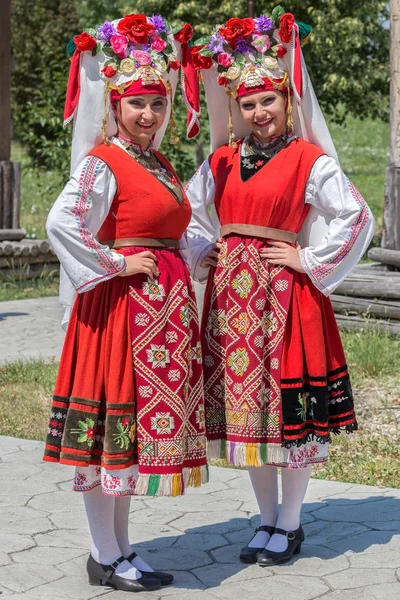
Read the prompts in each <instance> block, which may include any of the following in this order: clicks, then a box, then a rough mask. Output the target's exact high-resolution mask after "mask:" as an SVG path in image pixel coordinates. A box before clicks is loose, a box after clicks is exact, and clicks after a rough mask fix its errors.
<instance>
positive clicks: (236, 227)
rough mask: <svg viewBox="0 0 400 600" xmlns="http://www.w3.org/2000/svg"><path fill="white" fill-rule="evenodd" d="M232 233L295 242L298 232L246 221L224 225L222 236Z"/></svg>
mask: <svg viewBox="0 0 400 600" xmlns="http://www.w3.org/2000/svg"><path fill="white" fill-rule="evenodd" d="M230 233H239V234H241V235H249V236H251V237H260V238H266V239H269V240H275V241H277V242H288V243H289V244H295V243H296V240H297V233H294V232H293V231H285V230H284V229H273V227H261V226H260V225H246V224H244V223H230V224H229V225H222V227H221V237H225V236H226V235H229V234H230Z"/></svg>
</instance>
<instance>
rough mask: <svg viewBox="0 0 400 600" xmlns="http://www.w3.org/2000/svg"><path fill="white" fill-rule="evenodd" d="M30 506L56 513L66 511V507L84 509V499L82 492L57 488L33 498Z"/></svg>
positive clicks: (73, 509)
mask: <svg viewBox="0 0 400 600" xmlns="http://www.w3.org/2000/svg"><path fill="white" fill-rule="evenodd" d="M28 506H30V507H31V508H36V509H38V510H43V511H46V512H48V513H49V514H54V513H55V512H64V511H65V509H66V508H68V510H71V511H77V510H82V506H83V500H82V494H81V493H77V492H73V491H69V492H62V491H60V490H56V491H53V492H50V493H45V494H40V495H39V496H36V498H32V500H30V502H29V503H28Z"/></svg>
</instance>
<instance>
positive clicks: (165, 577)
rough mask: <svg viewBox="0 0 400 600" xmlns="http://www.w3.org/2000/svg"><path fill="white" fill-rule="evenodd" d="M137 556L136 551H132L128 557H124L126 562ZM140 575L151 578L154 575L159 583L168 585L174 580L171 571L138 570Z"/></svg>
mask: <svg viewBox="0 0 400 600" xmlns="http://www.w3.org/2000/svg"><path fill="white" fill-rule="evenodd" d="M136 557H137V554H136V552H132V554H131V555H130V556H128V558H127V559H126V560H127V561H128V562H131V561H132V560H133V559H134V558H136ZM140 572H141V574H142V576H143V577H144V578H148V579H151V578H153V579H154V577H155V578H156V579H159V580H160V582H161V585H168V584H169V583H172V582H173V580H174V576H173V575H171V573H163V572H162V571H140Z"/></svg>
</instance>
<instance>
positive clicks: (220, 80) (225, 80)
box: [218, 75, 229, 85]
mask: <svg viewBox="0 0 400 600" xmlns="http://www.w3.org/2000/svg"><path fill="white" fill-rule="evenodd" d="M218 83H219V85H228V83H229V79H228V78H227V77H224V76H223V75H220V76H219V77H218Z"/></svg>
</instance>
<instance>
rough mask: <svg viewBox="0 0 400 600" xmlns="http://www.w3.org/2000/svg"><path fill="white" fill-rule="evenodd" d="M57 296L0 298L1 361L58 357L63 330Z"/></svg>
mask: <svg viewBox="0 0 400 600" xmlns="http://www.w3.org/2000/svg"><path fill="white" fill-rule="evenodd" d="M62 314H63V309H62V308H61V307H60V305H59V304H58V298H35V299H31V300H15V301H10V302H0V364H4V363H10V362H14V361H17V360H26V359H30V358H49V357H53V356H54V357H55V358H56V360H58V359H59V358H60V353H61V347H62V343H63V339H64V332H63V330H62V329H61V326H60V323H61V318H62Z"/></svg>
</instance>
